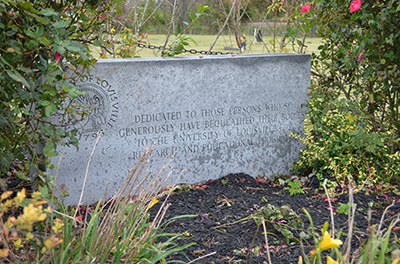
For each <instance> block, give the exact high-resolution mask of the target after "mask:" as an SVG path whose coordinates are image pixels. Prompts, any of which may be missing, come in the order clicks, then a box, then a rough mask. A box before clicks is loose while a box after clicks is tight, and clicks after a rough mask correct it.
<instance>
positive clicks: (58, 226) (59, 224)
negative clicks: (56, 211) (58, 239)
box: [51, 218, 64, 233]
mask: <svg viewBox="0 0 400 264" xmlns="http://www.w3.org/2000/svg"><path fill="white" fill-rule="evenodd" d="M63 226H64V223H63V222H62V221H61V219H58V218H57V219H56V220H55V221H54V223H53V227H52V228H51V229H53V231H54V233H59V232H60V230H61V228H62V227H63Z"/></svg>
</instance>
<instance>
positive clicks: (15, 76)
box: [6, 70, 31, 89]
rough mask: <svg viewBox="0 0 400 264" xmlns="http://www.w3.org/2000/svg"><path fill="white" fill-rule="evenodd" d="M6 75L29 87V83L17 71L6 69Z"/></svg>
mask: <svg viewBox="0 0 400 264" xmlns="http://www.w3.org/2000/svg"><path fill="white" fill-rule="evenodd" d="M6 72H7V74H8V76H10V78H12V79H13V80H15V81H17V82H20V83H22V84H23V85H25V86H26V87H27V88H28V89H30V88H31V85H30V83H29V82H28V81H27V80H26V79H25V78H24V76H22V75H21V74H20V73H19V72H17V71H11V70H6Z"/></svg>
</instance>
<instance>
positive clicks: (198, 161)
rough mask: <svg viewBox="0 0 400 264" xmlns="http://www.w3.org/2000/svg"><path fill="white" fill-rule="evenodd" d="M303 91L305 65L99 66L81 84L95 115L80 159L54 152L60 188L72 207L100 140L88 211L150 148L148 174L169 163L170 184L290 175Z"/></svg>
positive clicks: (289, 61)
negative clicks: (241, 175) (99, 133)
mask: <svg viewBox="0 0 400 264" xmlns="http://www.w3.org/2000/svg"><path fill="white" fill-rule="evenodd" d="M309 83H310V56H309V55H294V54H293V55H292V54H290V55H289V54H271V55H251V56H250V55H249V56H231V55H228V56H213V57H185V58H170V59H165V58H157V59H109V60H100V61H99V62H98V63H97V64H96V66H95V68H94V69H93V70H92V71H91V73H90V75H89V74H88V75H87V76H86V77H84V78H82V79H81V85H82V89H83V90H84V91H86V92H87V95H85V96H82V97H80V98H79V99H80V100H81V102H83V103H85V104H89V105H90V106H91V107H93V112H92V114H91V115H90V116H89V118H87V119H86V120H84V121H83V122H81V123H80V125H81V128H80V132H81V133H80V141H79V144H80V147H79V151H77V150H75V149H74V148H64V149H60V153H64V156H63V159H62V162H61V166H60V167H59V171H58V176H57V184H58V186H61V187H60V188H62V189H63V190H66V191H68V192H69V194H70V196H69V197H68V198H66V203H76V202H77V201H78V199H79V194H80V191H81V186H82V181H83V177H84V175H85V170H86V165H87V161H88V159H89V156H90V152H91V150H92V148H93V145H94V142H95V134H96V131H98V130H102V131H103V134H104V135H103V136H102V138H101V139H100V141H99V143H98V146H97V148H96V150H95V153H94V155H93V159H92V162H91V166H90V170H89V174H88V180H87V183H86V192H85V198H84V202H85V203H92V202H94V201H97V200H98V199H99V198H107V197H110V196H112V195H113V194H114V193H115V191H116V190H117V189H118V187H120V185H121V183H122V182H123V181H124V179H125V177H126V175H127V172H128V169H129V167H130V165H132V164H135V162H136V161H137V159H138V157H139V156H140V155H141V151H143V149H144V148H145V147H146V146H149V145H150V144H152V143H153V144H154V145H155V150H154V153H153V155H152V167H151V168H150V169H149V170H150V171H155V170H156V168H159V167H160V166H161V165H162V164H165V162H166V160H168V159H169V158H171V157H172V156H174V159H173V162H172V163H171V166H172V167H173V168H174V169H175V172H174V174H173V175H172V177H171V178H170V182H169V183H172V182H176V181H177V182H180V183H195V182H200V181H204V180H208V179H216V178H219V177H221V176H224V175H226V174H228V173H238V172H244V173H248V174H250V175H252V176H257V175H262V176H272V175H275V174H288V173H289V169H290V167H291V165H292V164H293V162H294V161H295V160H296V159H297V158H298V155H299V150H300V149H301V148H302V145H301V143H300V142H299V141H298V140H296V139H293V138H291V137H289V136H288V133H290V132H295V133H301V131H302V129H303V120H304V118H305V112H306V107H305V104H306V102H307V88H308V86H309ZM153 168H154V169H153ZM181 171H184V173H181ZM177 177H180V179H177Z"/></svg>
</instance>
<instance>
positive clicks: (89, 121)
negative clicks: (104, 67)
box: [76, 78, 118, 134]
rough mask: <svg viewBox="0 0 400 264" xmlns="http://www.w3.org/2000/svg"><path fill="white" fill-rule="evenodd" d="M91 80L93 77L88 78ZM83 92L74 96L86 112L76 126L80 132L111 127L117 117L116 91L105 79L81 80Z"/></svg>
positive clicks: (96, 130)
mask: <svg viewBox="0 0 400 264" xmlns="http://www.w3.org/2000/svg"><path fill="white" fill-rule="evenodd" d="M88 79H89V80H93V78H88ZM79 86H80V89H81V91H82V92H84V94H82V95H79V96H78V97H77V98H76V102H77V103H78V104H81V105H82V108H83V109H84V111H86V112H88V114H87V115H85V116H84V118H83V119H82V120H80V122H79V123H78V125H77V126H76V127H77V128H78V129H79V132H80V133H82V134H84V133H85V134H86V133H92V132H98V131H100V130H104V129H106V128H110V127H113V125H114V123H115V121H116V118H117V117H118V97H117V95H116V91H115V90H113V89H111V85H109V83H108V82H107V81H105V80H97V82H83V83H80V84H79Z"/></svg>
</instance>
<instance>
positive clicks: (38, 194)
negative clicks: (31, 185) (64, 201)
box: [32, 192, 42, 200]
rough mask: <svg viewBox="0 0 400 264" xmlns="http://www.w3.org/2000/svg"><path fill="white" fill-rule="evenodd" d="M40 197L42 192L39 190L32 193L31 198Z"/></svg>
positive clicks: (36, 198)
mask: <svg viewBox="0 0 400 264" xmlns="http://www.w3.org/2000/svg"><path fill="white" fill-rule="evenodd" d="M40 198H42V194H41V193H40V192H34V193H32V199H34V200H39V199H40Z"/></svg>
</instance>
